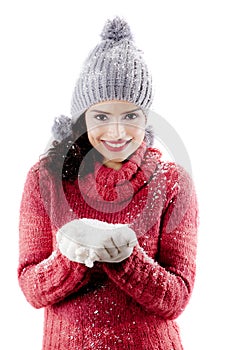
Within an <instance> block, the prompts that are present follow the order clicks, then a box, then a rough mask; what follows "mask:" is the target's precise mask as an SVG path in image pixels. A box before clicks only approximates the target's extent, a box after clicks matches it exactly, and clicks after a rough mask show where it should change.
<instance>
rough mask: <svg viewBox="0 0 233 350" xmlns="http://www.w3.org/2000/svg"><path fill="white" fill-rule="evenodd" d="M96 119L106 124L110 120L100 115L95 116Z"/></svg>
mask: <svg viewBox="0 0 233 350" xmlns="http://www.w3.org/2000/svg"><path fill="white" fill-rule="evenodd" d="M95 119H97V120H100V121H102V122H104V121H106V120H107V119H108V117H107V116H106V115H105V114H98V115H96V116H95Z"/></svg>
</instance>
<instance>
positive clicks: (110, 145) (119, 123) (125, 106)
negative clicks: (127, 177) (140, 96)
mask: <svg viewBox="0 0 233 350" xmlns="http://www.w3.org/2000/svg"><path fill="white" fill-rule="evenodd" d="M86 124H87V133H88V139H89V141H90V143H91V145H92V146H93V147H94V148H95V149H96V150H98V152H99V153H100V154H101V155H102V156H103V158H104V159H103V163H104V164H105V165H106V166H107V167H109V168H113V169H116V170H119V169H120V168H121V166H122V162H123V161H124V160H126V159H127V158H128V157H129V156H130V155H131V154H132V153H134V152H135V151H136V150H137V149H138V147H139V146H140V145H141V143H142V141H143V140H144V137H145V125H146V118H145V115H144V113H143V111H142V110H141V109H140V108H139V107H137V106H136V105H134V104H133V103H129V102H126V101H110V102H103V103H98V104H95V105H94V106H92V107H90V108H89V109H88V110H87V111H86Z"/></svg>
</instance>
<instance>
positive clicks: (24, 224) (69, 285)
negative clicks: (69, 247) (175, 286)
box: [18, 166, 88, 308]
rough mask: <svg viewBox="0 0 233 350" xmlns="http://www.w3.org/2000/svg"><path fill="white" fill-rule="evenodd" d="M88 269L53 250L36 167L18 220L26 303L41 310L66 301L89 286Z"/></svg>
mask: <svg viewBox="0 0 233 350" xmlns="http://www.w3.org/2000/svg"><path fill="white" fill-rule="evenodd" d="M87 269H88V268H87V267H86V266H85V265H83V264H79V263H75V262H71V261H69V260H68V259H67V258H66V257H65V256H63V255H62V254H61V253H60V251H59V250H58V249H53V235H52V229H51V223H50V219H49V216H48V214H47V212H46V210H45V208H44V204H43V201H42V198H41V195H40V186H39V175H38V167H36V166H34V167H33V168H32V169H31V170H30V171H29V173H28V176H27V179H26V183H25V186H24V192H23V196H22V200H21V206H20V220H19V266H18V280H19V285H20V287H21V289H22V291H23V293H24V295H25V297H26V299H27V301H28V302H29V303H30V304H32V305H33V306H34V307H36V308H40V307H45V306H47V305H50V304H54V303H56V302H58V301H60V300H62V299H64V298H65V297H66V296H67V295H69V294H70V293H72V292H74V291H77V290H78V289H79V288H81V287H82V286H83V285H84V284H86V282H87V280H88V273H87Z"/></svg>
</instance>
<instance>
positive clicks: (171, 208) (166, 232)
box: [104, 169, 198, 319]
mask: <svg viewBox="0 0 233 350" xmlns="http://www.w3.org/2000/svg"><path fill="white" fill-rule="evenodd" d="M177 177H178V179H176V181H173V183H171V186H170V188H172V189H173V190H172V191H169V192H170V193H169V194H168V197H167V200H166V203H167V204H166V206H165V208H164V211H163V215H162V217H161V224H160V233H159V234H160V238H159V246H158V252H157V254H156V257H155V258H153V259H152V257H149V256H148V255H147V253H146V252H145V251H144V250H143V249H142V248H141V247H140V246H139V245H137V246H136V247H135V248H134V251H133V253H132V254H131V256H130V257H129V258H128V259H126V260H125V261H123V262H121V263H119V264H104V270H105V272H106V273H107V274H108V276H109V278H110V279H112V280H113V281H114V282H115V283H116V284H117V285H118V287H120V288H121V289H122V290H124V291H125V293H127V294H128V295H129V296H131V297H132V298H133V299H134V300H135V301H136V302H137V303H139V304H140V305H141V306H142V307H144V308H145V309H146V310H148V311H149V312H153V313H155V314H156V315H157V316H159V317H162V318H165V319H175V318H177V317H178V316H179V315H180V314H181V313H182V311H183V310H184V308H185V306H186V305H187V303H188V301H189V298H190V296H191V293H192V290H193V286H194V280H195V270H196V262H195V261H196V246H197V227H198V208H197V199H196V193H195V189H194V186H193V183H192V180H191V178H190V177H189V175H188V174H187V173H186V172H185V171H184V170H183V169H180V170H179V174H178V176H177Z"/></svg>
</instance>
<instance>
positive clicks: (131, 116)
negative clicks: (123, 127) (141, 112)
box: [125, 113, 138, 120]
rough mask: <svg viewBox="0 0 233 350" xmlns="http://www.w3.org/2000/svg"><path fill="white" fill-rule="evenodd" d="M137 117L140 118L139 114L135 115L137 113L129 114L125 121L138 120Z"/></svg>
mask: <svg viewBox="0 0 233 350" xmlns="http://www.w3.org/2000/svg"><path fill="white" fill-rule="evenodd" d="M137 117H138V116H137V114H135V113H129V114H126V116H125V119H128V120H134V119H136V118H137Z"/></svg>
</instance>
